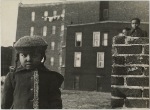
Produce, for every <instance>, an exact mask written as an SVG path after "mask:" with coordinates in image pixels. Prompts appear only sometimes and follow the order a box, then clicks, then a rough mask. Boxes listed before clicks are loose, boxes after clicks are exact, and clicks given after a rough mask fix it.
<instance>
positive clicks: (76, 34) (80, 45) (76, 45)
mask: <svg viewBox="0 0 150 110" xmlns="http://www.w3.org/2000/svg"><path fill="white" fill-rule="evenodd" d="M78 34H80V35H81V38H80V39H81V41H77V39H78V38H77V37H78ZM78 42H79V43H80V44H79V46H78V44H77V43H78ZM75 47H82V32H76V33H75Z"/></svg>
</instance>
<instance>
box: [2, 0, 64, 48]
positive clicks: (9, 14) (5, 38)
mask: <svg viewBox="0 0 150 110" xmlns="http://www.w3.org/2000/svg"><path fill="white" fill-rule="evenodd" d="M58 1H65V0H1V7H0V9H1V12H0V13H1V14H0V15H1V16H0V18H1V21H0V36H1V46H4V47H7V46H13V42H15V36H16V27H17V16H18V4H19V3H20V2H22V3H23V4H38V3H51V2H58Z"/></svg>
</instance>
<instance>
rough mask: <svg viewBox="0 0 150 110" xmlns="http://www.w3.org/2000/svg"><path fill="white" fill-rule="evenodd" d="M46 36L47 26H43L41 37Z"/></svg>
mask: <svg viewBox="0 0 150 110" xmlns="http://www.w3.org/2000/svg"><path fill="white" fill-rule="evenodd" d="M46 35H47V26H44V27H43V36H46Z"/></svg>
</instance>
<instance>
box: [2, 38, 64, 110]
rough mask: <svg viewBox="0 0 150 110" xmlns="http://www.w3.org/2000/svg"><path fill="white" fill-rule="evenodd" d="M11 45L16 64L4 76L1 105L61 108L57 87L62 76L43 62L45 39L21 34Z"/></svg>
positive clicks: (23, 107)
mask: <svg viewBox="0 0 150 110" xmlns="http://www.w3.org/2000/svg"><path fill="white" fill-rule="evenodd" d="M14 48H15V49H16V51H17V59H16V67H15V69H14V71H13V72H9V73H8V74H7V76H6V79H5V84H4V90H3V94H2V105H1V107H2V109H10V108H13V109H60V108H62V100H61V92H60V90H59V88H60V86H61V84H62V82H63V80H64V78H63V76H62V75H61V74H59V73H57V72H54V71H50V70H48V69H47V68H46V67H45V66H44V62H45V60H46V56H45V50H46V48H47V43H46V42H45V41H44V40H43V39H42V38H41V37H40V36H25V37H22V38H20V39H19V40H18V41H17V42H16V43H15V45H14ZM18 60H19V61H20V64H21V66H19V67H17V62H18Z"/></svg>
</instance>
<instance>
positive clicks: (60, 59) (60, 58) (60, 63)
mask: <svg viewBox="0 0 150 110" xmlns="http://www.w3.org/2000/svg"><path fill="white" fill-rule="evenodd" d="M59 65H60V66H62V57H61V56H60V57H59Z"/></svg>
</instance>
